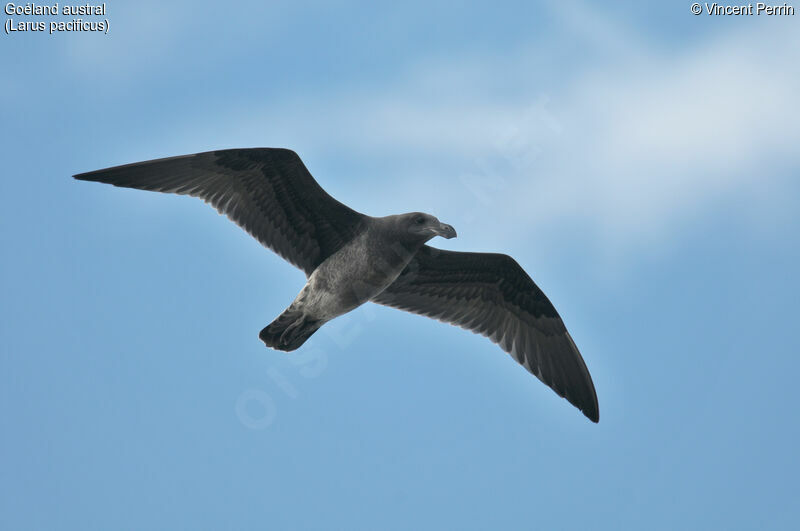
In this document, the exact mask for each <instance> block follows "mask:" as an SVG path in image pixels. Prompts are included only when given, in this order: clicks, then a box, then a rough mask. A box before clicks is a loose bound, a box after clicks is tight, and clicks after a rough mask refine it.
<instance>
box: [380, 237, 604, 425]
mask: <svg viewBox="0 0 800 531" xmlns="http://www.w3.org/2000/svg"><path fill="white" fill-rule="evenodd" d="M373 301H374V302H377V303H379V304H384V305H387V306H392V307H394V308H399V309H401V310H406V311H409V312H413V313H417V314H420V315H425V316H428V317H432V318H434V319H439V320H440V321H444V322H447V323H451V324H454V325H457V326H460V327H462V328H466V329H467V330H471V331H473V332H475V333H479V334H482V335H484V336H487V337H488V338H489V339H491V340H492V341H494V342H495V343H497V344H498V345H500V347H501V348H502V349H503V350H505V351H506V352H508V353H510V354H511V355H512V356H513V357H514V358H515V359H516V360H517V361H518V362H519V363H521V364H522V365H523V366H525V368H526V369H527V370H528V371H530V372H531V373H533V374H534V375H536V376H537V377H538V378H539V379H540V380H541V381H542V382H544V383H545V384H547V385H548V386H549V387H550V388H552V389H553V390H554V391H555V392H556V393H558V394H559V395H560V396H562V397H564V398H566V399H567V400H569V401H570V402H571V403H572V404H573V405H574V406H575V407H577V408H578V409H580V410H581V411H582V412H583V414H584V415H586V416H587V417H588V418H589V419H590V420H592V421H594V422H597V421H598V420H599V417H600V412H599V409H598V406H597V395H596V394H595V391H594V384H593V383H592V377H591V376H590V375H589V371H588V369H587V368H586V364H585V363H584V362H583V358H581V355H580V353H579V352H578V348H577V347H576V346H575V343H574V342H573V341H572V338H571V337H570V335H569V332H567V329H566V327H565V326H564V322H563V321H562V320H561V317H559V315H558V312H556V309H555V308H554V307H553V305H552V304H551V303H550V301H549V300H548V299H547V297H546V296H545V294H544V293H542V290H540V289H539V288H538V287H537V286H536V284H534V282H533V280H531V278H530V277H529V276H528V275H527V274H526V273H525V271H524V270H523V269H522V268H521V267H520V266H519V264H517V262H516V261H515V260H514V259H513V258H511V257H510V256H507V255H504V254H489V253H460V252H454V251H443V250H440V249H435V248H433V247H429V246H427V245H425V246H423V247H422V249H421V250H420V251H419V252H418V253H417V255H416V256H415V257H414V259H413V260H412V261H411V263H410V264H409V265H408V267H407V268H406V269H405V270H404V271H403V273H401V274H400V276H399V277H398V278H397V280H395V281H394V283H392V284H391V285H390V286H389V287H388V288H386V289H385V290H384V291H383V292H382V293H381V294H380V295H378V296H377V297H376V298H374V299H373Z"/></svg>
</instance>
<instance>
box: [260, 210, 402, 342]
mask: <svg viewBox="0 0 800 531" xmlns="http://www.w3.org/2000/svg"><path fill="white" fill-rule="evenodd" d="M391 221H392V220H390V219H374V220H372V223H371V224H369V225H368V226H367V227H365V229H364V230H363V231H362V232H361V233H360V234H358V235H357V236H356V237H355V238H353V240H351V241H350V242H348V243H347V244H346V245H345V246H344V247H342V248H341V249H339V250H338V251H336V252H335V253H334V254H333V255H331V256H330V257H328V258H327V259H326V260H325V261H324V262H322V263H321V264H320V265H319V267H317V268H316V269H315V270H314V272H313V273H311V276H310V277H308V281H307V282H306V285H305V286H303V289H302V290H300V293H299V294H298V295H297V298H295V300H294V302H292V304H291V305H290V306H289V307H288V308H287V309H286V311H284V312H283V313H282V314H281V315H280V316H279V317H278V318H277V319H275V320H274V321H273V322H272V323H270V324H269V325H268V326H267V327H265V328H264V329H263V330H262V331H261V333H260V334H259V337H260V338H261V340H262V341H264V343H265V344H266V345H267V346H268V347H272V348H275V349H278V350H284V351H291V350H295V349H297V348H298V347H300V346H301V345H302V344H303V343H305V341H306V340H307V339H308V338H309V337H311V335H312V334H313V333H314V332H316V331H317V330H318V329H319V328H320V327H321V326H322V325H323V324H325V323H327V322H328V321H330V320H331V319H334V318H336V317H339V316H340V315H343V314H345V313H347V312H349V311H351V310H354V309H356V308H357V307H359V306H361V305H362V304H364V303H365V302H368V301H370V300H372V299H373V298H374V297H375V296H377V295H378V294H380V293H381V292H382V291H383V290H385V289H386V288H387V287H388V286H389V285H390V284H391V283H392V282H394V281H395V279H396V278H397V277H398V276H399V275H400V273H401V272H402V271H403V269H405V267H406V266H407V265H408V262H409V261H410V260H411V258H413V254H412V252H411V251H409V250H407V249H406V248H405V247H403V246H402V245H397V246H395V248H394V250H395V251H396V252H393V253H384V252H382V251H383V247H382V246H381V245H380V244H379V235H378V234H376V232H377V230H378V229H379V228H380V227H382V226H384V225H388V224H390V223H391ZM370 243H373V244H374V245H371V244H370Z"/></svg>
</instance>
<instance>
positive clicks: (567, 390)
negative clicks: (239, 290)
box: [74, 148, 600, 422]
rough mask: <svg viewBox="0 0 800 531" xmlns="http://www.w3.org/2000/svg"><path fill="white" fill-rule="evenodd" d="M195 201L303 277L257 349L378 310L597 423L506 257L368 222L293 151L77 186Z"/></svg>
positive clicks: (560, 327) (577, 359)
mask: <svg viewBox="0 0 800 531" xmlns="http://www.w3.org/2000/svg"><path fill="white" fill-rule="evenodd" d="M74 178H75V179H78V180H81V181H94V182H101V183H107V184H113V185H114V186H120V187H125V188H136V189H139V190H150V191H155V192H164V193H173V194H181V195H189V196H193V197H198V198H200V199H202V200H203V201H205V202H206V203H209V204H210V205H211V206H213V207H214V208H216V209H217V210H218V211H219V213H220V214H224V215H226V216H228V218H230V219H231V220H232V221H233V222H234V223H236V224H238V225H239V226H240V227H242V228H243V229H244V230H246V231H247V232H248V233H249V234H250V235H252V236H253V237H254V238H256V239H257V240H258V241H259V242H261V244H262V245H264V246H265V247H267V248H269V249H271V250H273V251H274V252H276V253H277V254H279V255H280V256H281V257H283V258H284V259H285V260H286V261H288V262H289V263H291V264H293V265H294V266H296V267H298V268H299V269H301V270H303V272H304V273H305V274H306V277H307V281H306V284H305V286H303V288H302V289H301V290H300V293H299V294H298V295H297V297H296V298H295V300H294V301H293V302H292V303H291V304H290V305H289V307H288V308H286V310H285V311H284V312H283V313H282V314H280V315H279V316H278V317H277V318H276V319H275V320H274V321H273V322H272V323H270V324H269V325H267V326H266V327H264V329H263V330H261V332H260V334H259V338H260V339H261V340H262V341H263V342H264V344H266V345H267V346H268V347H271V348H274V349H277V350H282V351H287V352H289V351H292V350H295V349H297V348H299V347H300V346H301V345H302V344H303V343H305V341H306V340H307V339H308V338H309V337H311V335H312V334H313V333H314V332H316V331H317V330H318V329H319V328H320V327H321V326H322V325H324V324H325V323H327V322H328V321H330V320H331V319H334V318H336V317H338V316H340V315H343V314H345V313H347V312H349V311H351V310H353V309H355V308H357V307H358V306H360V305H362V304H364V303H366V302H368V301H372V302H375V303H378V304H382V305H385V306H390V307H393V308H398V309H400V310H405V311H408V312H412V313H416V314H419V315H424V316H427V317H431V318H433V319H438V320H439V321H443V322H445V323H450V324H453V325H456V326H459V327H461V328H465V329H467V330H470V331H472V332H475V333H478V334H481V335H484V336H486V337H488V338H489V339H490V340H491V341H493V342H494V343H496V344H497V345H499V346H500V348H502V349H503V350H504V351H505V352H507V353H509V354H511V356H512V357H513V358H514V359H515V360H516V361H517V362H519V363H520V364H521V365H522V366H524V367H525V369H527V370H528V371H529V372H530V373H532V374H534V375H535V376H536V377H537V378H539V380H541V381H542V382H543V383H544V384H545V385H547V386H549V387H550V388H551V389H553V391H555V392H556V393H557V394H558V395H559V396H561V397H563V398H566V399H567V400H568V401H569V402H570V403H571V404H573V405H574V406H575V407H576V408H578V409H579V410H580V411H581V412H582V413H583V414H584V415H585V416H586V417H587V418H589V420H591V421H593V422H598V420H599V418H600V412H599V408H598V405H597V394H596V393H595V390H594V384H593V383H592V377H591V375H590V374H589V371H588V369H587V368H586V364H585V363H584V361H583V358H582V357H581V355H580V352H579V351H578V348H577V347H576V346H575V342H574V341H573V340H572V337H571V336H570V335H569V332H567V329H566V327H565V326H564V322H563V321H562V320H561V317H560V316H559V315H558V312H557V311H556V309H555V308H554V307H553V305H552V304H551V302H550V300H549V299H548V298H547V297H546V296H545V294H544V293H543V292H542V290H540V289H539V287H538V286H537V285H536V284H535V283H534V282H533V280H531V278H530V277H529V276H528V275H527V273H525V271H524V270H523V269H522V267H520V265H519V264H518V263H517V262H516V261H515V260H514V259H513V258H511V257H510V256H508V255H505V254H493V253H472V252H457V251H447V250H442V249H437V248H435V247H431V246H429V245H427V242H428V241H429V240H431V239H432V238H434V237H436V236H441V237H442V238H447V239H450V238H455V237H456V231H455V229H454V228H453V227H452V226H450V225H448V224H446V223H442V222H441V221H439V220H438V219H437V218H436V217H435V216H432V215H430V214H425V213H422V212H412V213H408V214H400V215H391V216H385V217H371V216H367V215H365V214H361V213H360V212H356V211H355V210H353V209H351V208H349V207H348V206H346V205H344V204H342V203H340V202H339V201H337V200H336V199H334V198H333V197H331V196H330V195H328V194H327V193H326V192H325V190H323V189H322V187H320V185H319V184H318V183H317V181H316V180H314V178H313V177H312V176H311V173H309V171H308V170H307V169H306V167H305V165H304V164H303V162H302V161H301V160H300V157H299V156H298V155H297V154H296V153H295V152H294V151H291V150H289V149H281V148H250V149H226V150H219V151H208V152H204V153H196V154H193V155H183V156H179V157H169V158H163V159H156V160H150V161H146V162H137V163H134V164H126V165H123V166H115V167H112V168H107V169H103V170H97V171H91V172H87V173H81V174H78V175H75V176H74Z"/></svg>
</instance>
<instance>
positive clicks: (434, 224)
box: [398, 212, 456, 241]
mask: <svg viewBox="0 0 800 531" xmlns="http://www.w3.org/2000/svg"><path fill="white" fill-rule="evenodd" d="M398 221H399V223H400V227H401V228H402V229H405V230H406V231H408V232H409V233H411V234H412V235H413V236H414V237H416V238H420V239H422V240H424V241H428V240H430V239H431V238H433V237H434V236H441V237H442V238H447V239H448V240H449V239H450V238H455V237H456V230H455V229H454V228H453V227H452V226H450V225H447V224H446V223H442V222H441V221H439V220H438V219H436V216H431V215H430V214H425V213H423V212H411V213H410V214H403V215H402V216H400V217H399V219H398Z"/></svg>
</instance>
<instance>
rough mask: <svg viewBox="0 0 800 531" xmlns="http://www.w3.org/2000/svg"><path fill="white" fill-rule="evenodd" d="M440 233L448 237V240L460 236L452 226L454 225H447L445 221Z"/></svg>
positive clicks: (443, 236)
mask: <svg viewBox="0 0 800 531" xmlns="http://www.w3.org/2000/svg"><path fill="white" fill-rule="evenodd" d="M439 235H440V236H441V237H442V238H447V239H448V240H449V239H451V238H455V237H456V236H458V234H457V233H456V229H454V228H453V227H452V225H446V224H444V223H442V226H441V228H440V231H439Z"/></svg>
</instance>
